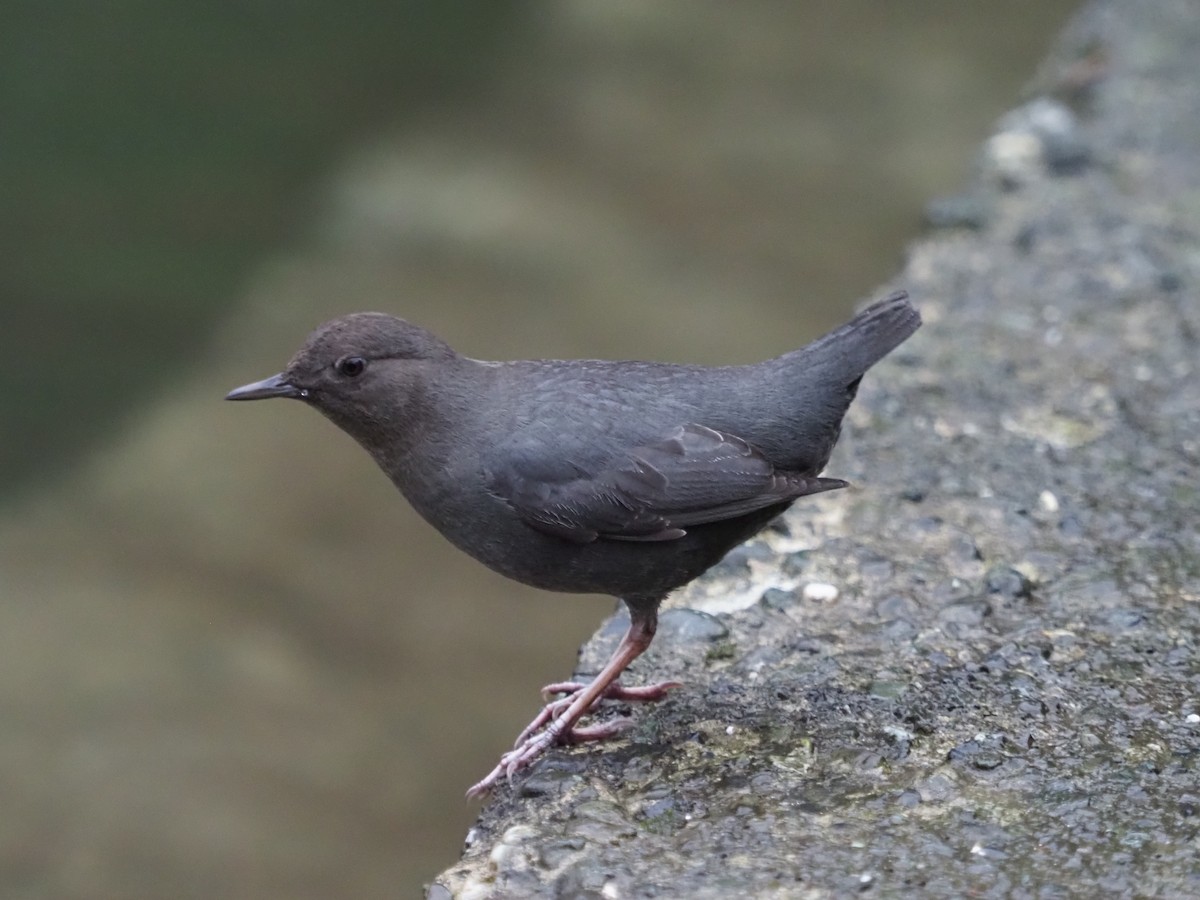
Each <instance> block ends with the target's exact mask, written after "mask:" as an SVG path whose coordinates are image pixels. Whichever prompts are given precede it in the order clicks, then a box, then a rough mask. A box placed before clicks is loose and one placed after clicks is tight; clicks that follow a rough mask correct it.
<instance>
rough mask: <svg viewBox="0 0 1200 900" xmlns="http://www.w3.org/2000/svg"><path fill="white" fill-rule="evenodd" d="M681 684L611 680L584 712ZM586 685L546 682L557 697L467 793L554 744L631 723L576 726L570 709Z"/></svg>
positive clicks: (593, 737) (658, 694)
mask: <svg viewBox="0 0 1200 900" xmlns="http://www.w3.org/2000/svg"><path fill="white" fill-rule="evenodd" d="M677 687H680V683H679V682H678V681H664V682H662V683H660V684H650V685H646V686H644V687H630V688H627V687H625V686H623V685H622V684H620V683H619V682H613V683H612V684H610V685H609V686H608V688H607V689H605V691H604V692H603V693H602V694H600V696H599V697H597V698H596V699H595V700H594V701H593V702H592V703H591V705H590V706H589V707H588V708H587V709H586V710H585V711H584V712H591V711H593V710H594V709H596V707H597V706H599V705H600V702H601V701H602V700H618V701H624V702H627V703H639V702H649V701H654V700H661V699H662V698H663V697H665V696H666V695H667V692H668V691H670V690H671V689H672V688H677ZM587 688H588V685H586V684H582V683H580V682H577V681H563V682H559V683H556V684H548V685H546V686H545V687H544V688H542V693H543V695H545V696H551V695H553V694H563V695H565V696H562V697H559V698H558V699H557V700H551V701H550V702H549V703H547V704H546V705H545V706H544V707H542V711H541V712H539V713H538V714H537V716H536V717H535V718H534V720H533V721H532V722H530V723H529V724H528V725H526V726H525V728H524V730H523V731H522V732H521V733H520V735H518V736H517V741H516V743H515V744H514V745H513V749H512V750H510V751H508V752H507V753H505V754H504V755H503V756H502V757H500V762H499V763H498V764H497V765H496V768H494V769H492V771H490V772H489V773H488V774H487V775H486V776H484V778H483V779H482V780H481V781H480V782H479V783H478V784H475V785H473V786H472V787H471V789H470V790H468V791H467V796H468V797H480V796H483V795H484V794H486V793H488V791H490V790H491V789H492V788H493V787H494V786H495V785H496V783H497V782H499V781H500V779H501V777H504V778H512V776H513V775H515V774H516V773H517V772H519V771H521V770H522V769H524V768H527V767H528V766H529V764H530V763H532V762H533V761H534V760H535V759H537V758H538V757H539V756H541V755H542V754H543V753H545V752H546V750H548V749H549V748H550V747H552V746H554V745H555V744H582V743H585V742H588V741H603V740H607V739H608V738H611V737H616V736H617V735H619V734H622V733H624V732H625V731H627V730H628V729H629V727H630V726H631V725H632V724H633V720H632V719H630V718H628V717H621V718H618V719H610V720H608V721H607V722H600V723H597V724H595V725H589V726H587V727H585V728H579V727H576V726H575V725H574V723H575V722H576V721H578V720H579V718H580V715H581V714H572V711H571V709H570V707H571V704H572V702H574V701H575V700H576V699H577V697H578V695H579V694H581V693H582V692H583V691H584V690H586V689H587Z"/></svg>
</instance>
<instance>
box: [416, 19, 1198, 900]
mask: <svg viewBox="0 0 1200 900" xmlns="http://www.w3.org/2000/svg"><path fill="white" fill-rule="evenodd" d="M930 219H931V223H934V224H936V225H937V226H938V228H937V230H934V231H931V233H930V234H929V235H928V237H926V238H925V239H924V240H922V241H921V242H919V243H918V244H916V245H915V246H914V247H913V248H912V250H911V253H910V256H909V258H908V260H907V262H906V265H905V266H904V269H903V270H902V272H901V273H900V274H899V275H898V276H897V277H896V279H895V285H896V286H904V287H906V288H908V289H909V290H910V291H911V292H912V294H913V296H914V298H915V299H916V301H917V302H918V304H919V305H920V307H921V309H922V311H923V313H924V314H925V317H926V321H927V324H926V327H925V328H924V329H923V331H922V332H921V333H920V334H919V335H918V336H917V338H916V339H914V340H913V341H912V342H910V343H909V344H907V345H906V346H905V347H904V348H903V349H902V350H901V352H900V353H898V354H897V355H896V356H895V357H894V358H893V359H892V360H890V361H888V362H886V363H885V364H884V365H882V366H880V367H879V368H878V369H877V370H875V371H874V372H873V373H872V375H871V376H870V377H868V379H867V382H866V383H865V384H864V388H863V391H862V393H861V395H860V400H859V402H858V404H857V405H856V407H855V409H854V410H853V412H852V415H851V420H850V423H849V426H848V428H847V432H846V435H845V437H844V439H843V442H842V445H841V447H840V448H839V452H838V454H837V455H836V456H835V459H834V461H833V463H832V464H831V465H830V467H829V472H830V474H832V475H835V476H838V477H846V478H849V479H851V480H852V481H853V482H855V484H856V485H857V487H856V488H854V489H852V490H850V491H845V492H841V493H839V494H838V495H834V496H827V497H821V498H816V499H815V500H814V501H813V502H809V503H802V504H800V505H798V506H797V508H795V509H794V510H793V511H792V513H791V514H790V515H789V517H788V518H786V519H785V520H784V521H781V522H780V523H778V526H777V527H775V528H774V529H773V530H772V531H770V532H768V533H767V534H766V535H764V536H763V538H762V539H761V540H759V541H756V542H754V543H752V544H750V545H747V546H746V547H744V548H741V549H740V550H739V551H737V552H736V553H734V554H733V555H731V557H730V558H729V559H727V560H726V561H725V562H724V563H723V564H722V565H721V566H719V567H718V568H717V569H716V570H714V571H713V573H712V574H711V576H709V577H708V579H707V580H706V581H704V582H702V583H701V584H698V585H695V586H692V587H691V588H689V590H688V591H685V592H684V593H683V594H682V595H681V596H679V597H677V598H674V600H673V602H672V607H673V609H674V610H675V611H673V612H671V613H669V614H668V615H666V616H664V623H663V627H662V628H661V629H660V632H659V636H658V638H657V639H656V641H655V645H654V647H653V648H652V650H651V652H650V653H648V654H647V656H646V657H645V658H644V659H643V660H641V661H639V663H638V664H637V665H636V666H635V672H634V677H633V678H631V679H630V681H631V682H634V683H636V682H637V681H639V680H643V679H644V680H658V679H663V678H671V679H679V680H683V681H685V682H686V683H687V686H686V687H685V688H683V689H681V690H679V691H678V692H676V694H675V695H674V696H673V697H672V698H671V699H669V700H667V701H665V702H663V703H662V704H660V705H658V706H657V707H656V708H653V709H650V710H639V711H636V712H635V713H634V715H635V717H636V720H637V726H636V727H635V729H634V730H633V732H631V734H630V735H629V737H628V739H627V740H623V741H621V742H616V743H613V744H610V745H608V746H604V747H587V748H576V749H570V750H560V751H556V752H554V753H552V754H551V755H550V756H549V757H548V758H547V759H545V760H544V761H543V762H542V763H540V764H539V765H538V766H536V767H535V768H534V769H533V770H532V771H531V772H530V773H528V774H526V775H523V776H520V777H518V778H516V779H514V782H513V784H512V786H511V789H506V790H503V791H501V792H499V794H498V795H497V796H496V797H495V798H494V799H493V801H492V802H491V803H490V804H489V805H488V806H487V807H486V808H485V809H484V810H483V813H482V815H481V817H480V819H479V821H478V822H477V824H476V825H475V827H474V828H473V829H472V830H471V832H470V834H469V835H468V838H467V844H466V848H465V850H464V853H463V857H462V859H461V861H460V862H459V864H458V865H456V866H454V867H452V868H450V869H448V870H447V871H446V872H444V873H442V875H440V876H439V877H438V878H437V879H436V881H435V883H433V884H432V885H430V886H429V888H428V896H429V897H431V898H444V897H449V896H456V897H462V898H485V897H513V896H538V897H543V896H544V897H564V898H565V897H572V898H574V897H613V898H619V897H676V896H688V897H728V896H735V895H742V896H755V897H792V896H804V897H826V896H845V895H848V894H851V893H853V894H859V895H864V896H897V895H901V894H909V893H913V892H915V893H916V894H918V895H919V896H929V897H962V896H977V897H1030V898H1034V897H1064V896H1079V897H1097V896H1127V897H1134V896H1136V897H1164V898H1168V897H1192V896H1197V895H1200V862H1198V861H1197V860H1198V858H1200V777H1198V769H1200V663H1198V662H1197V658H1196V644H1197V635H1198V633H1200V530H1198V525H1197V519H1198V512H1200V495H1198V488H1197V484H1198V483H1200V481H1198V474H1200V473H1198V469H1200V378H1198V377H1197V376H1198V373H1197V367H1198V366H1200V352H1198V350H1200V347H1198V344H1200V16H1198V15H1196V7H1195V4H1194V3H1193V2H1189V0H1153V2H1150V0H1101V2H1095V3H1092V4H1090V5H1089V6H1087V7H1085V8H1084V9H1083V10H1082V11H1081V13H1080V14H1079V15H1078V16H1077V17H1076V19H1075V20H1074V22H1073V23H1072V25H1071V26H1070V27H1069V28H1068V29H1067V31H1066V32H1065V33H1064V35H1063V36H1062V37H1061V39H1060V41H1059V44H1058V46H1057V48H1056V50H1055V51H1054V52H1053V53H1052V54H1051V56H1050V58H1049V59H1048V60H1047V61H1046V63H1045V65H1044V66H1043V68H1042V71H1041V72H1040V73H1039V75H1038V77H1037V79H1036V81H1035V83H1034V86H1033V87H1032V88H1031V90H1030V92H1029V95H1028V97H1027V98H1026V101H1025V102H1024V103H1023V105H1022V106H1020V107H1019V108H1018V109H1016V110H1014V111H1013V112H1012V113H1011V114H1009V115H1008V116H1006V117H1005V118H1004V119H1003V120H1002V121H1001V122H1000V123H998V125H997V130H996V133H995V134H994V135H993V137H992V138H990V139H989V140H988V141H987V142H986V144H985V146H984V147H983V149H982V151H981V153H980V161H979V166H978V173H977V177H976V178H975V180H974V182H973V183H972V185H971V186H970V187H969V189H968V190H967V191H965V192H964V193H963V194H962V195H960V196H958V197H953V198H944V199H942V200H940V201H938V202H937V203H935V204H934V205H933V206H932V207H931V210H930ZM621 627H622V626H621V623H620V622H619V621H613V622H610V623H609V624H608V625H607V626H606V627H605V628H604V629H602V630H601V632H600V633H599V634H598V635H597V636H596V637H595V638H594V639H593V641H592V642H591V643H590V644H589V645H588V646H587V647H585V648H584V650H583V652H582V654H581V658H580V666H579V668H580V671H581V672H584V673H587V672H592V671H595V668H596V667H597V664H598V661H599V660H601V659H602V658H603V656H604V655H605V654H606V653H607V650H608V649H609V648H610V647H611V644H612V642H613V641H615V640H616V637H617V636H618V635H619V633H620V631H621ZM614 712H620V710H616V711H614Z"/></svg>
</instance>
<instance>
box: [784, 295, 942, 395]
mask: <svg viewBox="0 0 1200 900" xmlns="http://www.w3.org/2000/svg"><path fill="white" fill-rule="evenodd" d="M920 327H921V314H920V313H919V312H917V310H916V309H915V308H914V307H913V305H912V304H911V303H910V302H909V300H908V292H907V291H896V292H895V293H894V294H890V295H889V296H888V297H886V298H885V299H883V300H880V301H879V302H877V303H872V304H871V305H870V306H868V307H867V308H866V309H864V310H863V311H862V312H860V313H859V314H858V315H857V316H855V317H854V318H853V319H851V320H850V321H849V322H847V323H846V324H845V325H841V326H839V327H838V328H835V329H834V330H833V331H831V332H829V333H828V334H827V335H825V336H824V337H821V338H817V340H815V341H813V342H812V343H811V344H809V345H808V346H806V347H802V348H801V349H799V350H794V351H792V352H791V353H788V354H786V355H785V356H784V357H783V359H785V360H787V362H788V363H789V364H798V365H799V366H800V367H801V371H805V372H808V373H811V374H816V373H818V372H819V373H821V374H822V375H823V376H825V377H826V378H828V379H830V380H834V381H843V382H844V383H845V384H847V385H849V384H850V383H851V382H854V381H856V380H857V379H859V378H861V377H862V375H863V373H865V372H866V371H867V369H869V368H871V366H873V365H875V363H877V362H879V361H880V360H881V359H883V358H884V357H885V356H887V355H888V354H889V353H891V352H892V351H893V350H895V349H896V348H897V347H899V346H900V345H901V344H902V343H904V342H905V341H906V340H907V339H908V338H909V337H910V336H911V335H912V333H913V332H914V331H916V330H917V329H918V328H920Z"/></svg>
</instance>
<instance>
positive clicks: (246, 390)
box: [225, 372, 307, 400]
mask: <svg viewBox="0 0 1200 900" xmlns="http://www.w3.org/2000/svg"><path fill="white" fill-rule="evenodd" d="M306 393H307V392H306V391H303V390H301V389H300V388H298V387H296V386H295V385H293V384H292V383H291V382H289V381H288V380H287V378H285V377H284V374H283V373H282V372H280V373H279V374H278V375H272V376H271V377H270V378H264V379H263V380H262V381H256V382H254V383H253V384H244V385H242V386H241V387H240V388H234V389H233V390H232V391H230V392H229V393H228V394H226V395H225V399H226V400H269V399H270V398H271V397H303V396H304V395H305V394H306Z"/></svg>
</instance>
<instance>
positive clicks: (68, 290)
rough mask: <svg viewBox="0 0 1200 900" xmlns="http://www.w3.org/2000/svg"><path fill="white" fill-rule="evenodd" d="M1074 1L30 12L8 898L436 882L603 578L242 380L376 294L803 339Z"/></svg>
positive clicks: (26, 17)
mask: <svg viewBox="0 0 1200 900" xmlns="http://www.w3.org/2000/svg"><path fill="white" fill-rule="evenodd" d="M1071 7H1072V4H1070V3H1066V2H1060V0H1054V2H1046V3H1037V4H1033V3H1026V2H1015V0H1004V2H997V3H992V4H963V3H960V2H954V0H919V2H911V3H907V4H902V5H901V4H888V5H886V6H885V5H884V4H879V3H873V2H868V0H842V2H838V3H832V2H816V0H805V2H797V3H771V2H765V0H759V2H747V3H741V4H736V5H735V4H719V3H716V2H711V3H709V2H705V3H693V2H683V0H675V2H659V3H653V4H648V3H636V2H632V0H626V2H615V0H611V2H606V0H575V2H561V3H549V2H531V0H506V2H495V0H491V2H483V0H477V2H458V3H455V2H447V3H438V4H433V3H415V2H393V3H390V4H374V3H370V4H368V3H357V2H348V3H341V4H332V3H319V2H292V3H280V2H249V3H240V4H234V3H213V2H207V3H204V2H201V3H192V4H187V5H182V4H156V3H148V2H110V3H85V2H64V3H56V4H46V3H32V2H24V0H13V2H9V3H6V4H5V5H4V8H3V11H0V208H2V209H3V216H2V217H0V228H2V229H3V244H4V246H5V248H6V252H5V254H4V258H5V261H4V263H3V265H0V298H2V300H0V434H2V435H3V441H2V442H0V716H3V722H4V727H3V728H2V729H0V797H2V798H3V804H4V808H5V816H4V817H3V821H2V822H0V894H2V895H3V896H6V897H9V896H11V897H30V898H33V897H36V898H42V897H46V898H50V897H54V898H73V897H79V898H84V897H87V898H102V897H164V896H171V897H192V896H194V897H212V896H222V897H255V898H267V897H280V898H283V897H289V898H303V897H313V898H316V897H329V896H354V897H368V896H372V897H373V896H380V897H382V896H407V895H412V894H415V893H417V892H418V890H419V885H420V883H421V880H422V879H423V878H428V877H430V876H432V875H433V874H435V873H436V872H437V871H438V870H439V869H441V868H443V867H445V866H447V865H449V864H450V863H452V862H453V860H454V858H455V855H456V853H457V850H458V847H459V844H460V842H461V839H462V836H463V834H464V833H465V829H466V827H467V825H468V824H469V822H470V818H471V811H472V807H470V806H468V805H467V804H465V803H464V802H463V801H462V800H461V792H462V790H464V789H465V788H466V786H467V785H468V784H470V783H471V782H473V781H474V780H475V779H476V778H477V777H478V776H479V775H481V774H482V773H483V772H484V771H486V769H487V768H489V767H490V766H491V764H492V761H493V759H494V757H495V756H496V754H498V753H499V752H500V751H501V750H503V749H504V748H505V747H506V746H507V745H508V743H509V742H510V741H511V738H512V736H513V735H514V734H515V732H516V731H517V730H518V729H519V728H520V726H522V725H523V724H524V723H525V721H526V720H527V719H528V717H529V716H530V715H532V713H533V711H534V710H535V709H536V705H537V698H536V689H537V687H538V686H539V685H540V684H541V683H543V682H544V681H548V680H554V679H557V678H560V677H563V676H565V675H567V674H568V672H569V670H570V668H571V665H572V662H573V660H574V652H575V649H576V647H577V646H578V644H579V642H580V641H581V640H582V639H583V638H585V637H586V636H587V634H588V633H590V631H591V630H592V629H593V628H594V627H595V626H596V624H598V622H599V620H600V619H601V617H602V616H603V615H604V614H605V613H606V612H607V611H608V610H609V609H610V608H611V601H609V600H606V599H595V600H591V599H586V598H574V597H560V596H554V595H548V594H542V593H538V592H534V591H532V590H526V589H523V588H519V587H516V586H513V585H509V584H507V583H506V582H504V581H503V580H502V579H499V578H498V577H497V576H493V575H491V574H490V573H487V572H484V571H482V570H480V569H479V567H478V566H475V565H474V564H473V563H471V562H470V561H468V560H465V559H464V558H462V557H461V556H459V555H456V554H455V552H454V551H453V550H451V549H450V548H449V547H447V546H445V545H443V543H442V542H441V541H440V539H438V538H437V536H436V535H433V534H431V533H430V531H429V529H428V528H427V527H426V526H424V525H423V524H422V523H420V522H419V521H417V520H416V519H415V517H414V516H413V515H412V514H411V512H410V511H409V510H407V508H405V507H404V505H403V502H402V500H401V499H400V498H399V496H398V495H395V494H394V492H393V491H392V490H391V488H390V486H389V485H388V484H387V483H386V481H385V480H384V479H383V478H382V476H381V475H379V474H378V473H376V472H375V471H374V470H373V469H372V466H371V463H370V462H369V460H367V459H366V457H365V455H363V454H361V453H360V452H359V451H358V450H357V449H356V448H354V447H353V446H352V445H351V444H350V443H349V441H348V440H346V439H345V438H343V437H342V436H341V435H339V434H337V433H336V432H334V431H333V429H331V428H330V427H329V426H328V425H327V424H325V423H323V422H322V421H320V419H319V417H317V416H314V415H312V414H311V412H307V411H305V410H303V409H302V408H301V407H300V406H299V405H285V404H279V405H278V407H276V405H270V406H271V407H272V408H269V409H264V408H262V407H259V406H257V405H253V406H251V407H233V406H230V405H225V404H222V403H221V402H220V399H221V397H222V396H223V394H224V392H225V391H226V390H228V389H229V388H230V387H233V386H234V385H236V384H239V383H242V382H244V381H249V380H253V379H257V378H260V377H263V376H265V375H268V374H271V373H273V372H275V371H277V370H278V369H279V368H281V367H282V364H283V363H284V362H285V361H286V358H287V356H288V355H289V354H290V352H291V351H292V350H293V349H294V348H295V347H296V346H297V345H298V344H299V343H300V341H301V340H302V339H303V337H304V335H305V334H306V333H307V331H308V330H309V329H310V328H311V327H312V326H313V325H315V324H317V323H318V322H319V321H321V320H322V319H324V318H327V317H329V316H332V315H335V314H338V313H342V312H347V311H350V310H354V309H362V308H378V309H384V310H387V311H390V312H394V313H397V314H400V315H404V316H406V317H408V318H411V319H413V320H415V321H419V322H421V323H422V324H425V325H427V326H429V327H431V328H433V329H434V330H435V331H437V332H438V333H440V334H442V335H443V336H444V337H446V338H447V339H448V340H450V341H451V343H453V344H455V345H456V346H458V347H459V348H460V349H462V350H463V351H464V352H467V353H469V354H471V355H474V356H478V357H488V356H494V357H506V356H535V355H553V356H574V355H584V356H623V357H657V358H663V359H674V360H688V361H697V362H713V363H717V362H731V361H747V360H751V359H755V358H759V357H763V356H766V355H769V354H773V353H777V352H781V351H783V350H786V349H790V348H791V347H794V346H798V345H799V344H801V343H803V342H804V341H805V340H808V339H810V338H811V337H813V336H814V335H815V334H816V333H817V332H819V331H820V330H821V329H822V328H824V327H827V326H829V325H832V324H833V323H835V322H836V321H837V320H839V319H840V318H842V317H843V316H844V315H845V314H846V313H847V312H848V310H849V308H850V305H851V304H852V303H854V302H855V301H857V300H860V299H863V298H864V297H866V296H867V295H868V294H869V293H871V292H872V291H874V290H875V289H876V288H877V287H878V285H879V283H880V282H881V281H882V280H884V279H886V278H888V277H889V276H890V275H891V274H892V273H894V272H895V271H896V269H897V267H898V259H899V257H900V254H901V252H902V250H903V247H904V245H905V243H906V242H907V241H908V240H910V239H912V238H913V237H914V236H915V235H916V234H917V233H918V230H919V227H920V215H921V207H922V205H923V204H924V203H925V202H926V201H927V200H929V199H930V198H931V197H933V196H934V195H937V194H942V193H947V192H951V191H954V190H956V189H957V188H959V187H960V186H961V185H962V184H963V182H964V180H965V178H966V176H967V174H968V172H969V167H970V163H971V158H972V155H973V153H974V152H975V148H976V147H977V145H978V143H979V142H980V141H981V140H982V139H983V138H984V137H986V135H987V133H988V128H989V124H990V122H991V121H992V120H993V119H994V118H995V117H996V116H997V115H998V114H1000V113H1001V112H1002V111H1003V110H1004V109H1005V108H1006V107H1007V106H1009V105H1011V104H1013V103H1014V102H1015V101H1016V99H1017V97H1018V93H1019V90H1020V87H1021V85H1022V84H1023V83H1024V82H1025V81H1027V80H1028V79H1029V78H1030V77H1031V76H1032V73H1033V70H1034V67H1035V65H1036V63H1037V61H1038V59H1039V58H1040V56H1041V55H1042V53H1043V52H1044V50H1045V48H1046V46H1047V45H1048V43H1049V41H1050V40H1051V38H1052V36H1053V35H1054V33H1055V32H1056V30H1057V29H1058V28H1059V27H1060V25H1061V23H1062V22H1063V21H1064V19H1065V17H1066V16H1067V14H1068V13H1069V11H1070V9H1071ZM916 299H917V300H918V302H919V299H920V298H916Z"/></svg>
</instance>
